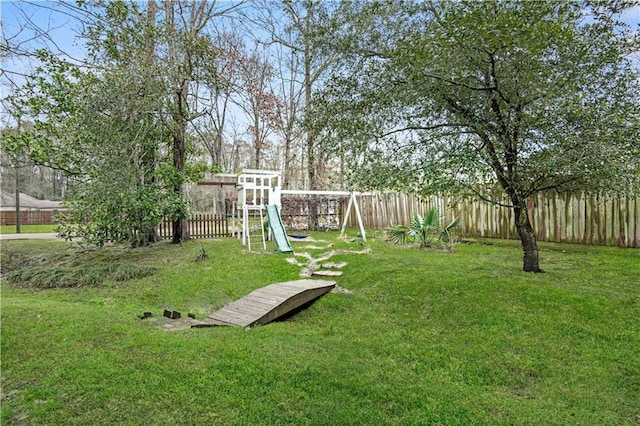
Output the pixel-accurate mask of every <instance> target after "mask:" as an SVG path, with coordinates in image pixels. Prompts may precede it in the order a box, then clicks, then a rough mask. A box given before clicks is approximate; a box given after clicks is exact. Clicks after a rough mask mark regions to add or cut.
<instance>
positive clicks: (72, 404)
mask: <svg viewBox="0 0 640 426" xmlns="http://www.w3.org/2000/svg"><path fill="white" fill-rule="evenodd" d="M312 235H313V236H315V237H316V238H317V239H325V240H327V242H326V243H322V242H318V243H314V245H315V246H316V247H322V248H318V249H309V248H307V249H303V248H301V246H307V245H309V243H299V242H297V243H294V250H296V251H297V252H300V251H306V252H309V253H311V254H313V255H317V254H320V253H322V252H325V251H327V250H329V249H328V248H326V247H327V246H328V244H329V242H330V243H333V244H334V247H333V248H334V249H338V248H345V249H350V250H362V249H363V248H365V247H366V246H369V247H370V248H371V252H369V253H367V254H340V255H337V256H335V257H333V258H331V261H332V262H340V261H345V262H348V264H347V266H345V267H344V268H343V271H344V275H343V276H341V277H337V279H336V280H337V281H338V285H339V286H340V287H341V288H343V289H348V290H350V291H351V293H350V294H349V293H345V292H342V293H330V294H328V295H326V296H324V297H323V298H321V299H319V300H318V301H317V302H316V303H315V304H313V305H312V306H311V307H310V308H308V309H307V310H304V311H302V312H301V313H299V314H298V315H296V316H294V317H292V318H291V319H290V320H287V321H282V322H276V323H272V324H269V325H266V326H261V327H255V328H251V329H247V330H245V329H241V328H231V327H228V328H227V327H217V328H205V329H189V330H180V331H172V332H167V331H164V330H162V329H160V328H159V327H157V325H155V324H154V322H153V321H149V320H140V319H138V318H137V316H138V315H141V314H142V312H144V311H151V312H153V315H154V316H159V315H161V313H162V310H163V308H168V309H175V310H178V311H181V312H183V313H186V312H192V313H194V314H196V316H197V317H198V318H204V317H206V316H207V315H208V314H209V313H211V312H213V311H214V310H215V309H217V308H219V307H221V306H223V305H224V304H225V303H228V302H230V301H233V300H235V299H237V298H239V297H241V296H243V295H245V294H247V293H248V292H250V291H252V290H254V289H256V288H259V287H262V286H264V285H267V284H271V283H275V282H281V281H288V280H294V279H298V278H299V272H300V267H299V266H296V265H293V264H290V263H288V262H286V258H287V257H288V256H287V255H279V254H260V253H251V254H248V253H244V252H243V247H242V246H241V244H240V243H239V242H238V241H237V240H234V239H224V240H209V241H204V242H200V241H195V242H190V243H186V244H183V245H170V244H165V243H162V244H158V245H155V246H152V247H147V248H142V249H137V250H129V249H126V248H121V247H114V248H110V249H106V250H101V251H92V250H83V249H81V248H78V247H76V246H73V245H71V244H70V243H65V242H61V241H22V240H20V241H5V242H3V243H2V259H3V273H5V277H4V278H3V283H2V288H1V289H2V301H1V303H2V305H1V308H2V311H1V319H2V348H1V350H2V352H1V355H2V358H1V360H2V418H1V422H0V423H1V424H3V425H5V424H7V425H8V424H78V425H86V424H158V425H166V424H198V425H199V424H203V425H208V424H221V425H249V424H250V425H254V424H256V425H258V424H264V425H276V424H295V425H305V424H309V425H317V424H326V425H338V424H341V425H361V424H375V425H381V424H402V425H414V424H445V425H456V424H460V425H469V424H491V425H495V424H510V425H511V424H533V425H536V424H539V425H549V424H580V425H596V424H597V425H619V424H628V425H636V424H637V421H638V418H640V417H639V416H640V349H639V348H640V278H639V277H640V251H639V250H634V249H618V248H611V247H586V246H578V245H560V244H541V249H542V251H541V265H542V267H543V268H545V269H546V270H547V273H545V274H537V275H536V274H525V273H523V272H520V271H521V251H520V248H519V245H518V243H517V242H513V241H499V240H497V241H485V242H481V243H474V244H459V245H457V246H456V249H455V252H454V253H446V252H444V251H440V250H433V249H431V250H424V249H422V250H421V249H417V248H402V247H397V246H393V245H389V244H387V243H384V242H382V241H380V240H378V241H371V242H369V243H367V245H366V246H362V245H359V244H357V243H355V242H354V243H347V242H343V241H337V240H336V239H335V238H336V237H337V234H335V233H318V234H312ZM201 244H202V246H201ZM201 247H203V248H204V249H205V250H206V253H207V254H208V258H207V259H206V260H204V261H200V262H196V261H195V259H196V257H197V256H198V254H199V252H200V250H201ZM110 264H118V265H124V266H123V268H125V266H126V267H131V268H133V269H132V270H134V272H135V268H147V269H148V268H151V270H152V271H155V273H152V274H151V275H147V276H145V277H143V278H136V279H131V280H128V281H119V280H116V279H115V278H113V277H112V276H110V275H104V278H106V281H104V282H100V280H93V281H88V282H87V283H85V284H84V285H83V286H82V287H73V288H58V289H48V290H36V289H34V288H29V287H28V286H27V287H19V286H17V285H16V284H14V283H10V282H9V279H8V278H7V275H6V273H9V274H11V273H13V274H14V275H13V276H21V277H23V278H24V277H26V276H27V275H28V274H27V275H25V274H26V272H25V271H27V269H25V268H31V269H30V270H29V271H31V272H30V273H31V275H29V276H36V275H37V272H38V268H40V270H42V269H46V270H49V271H50V274H51V276H52V277H54V278H55V280H59V282H60V283H62V282H66V283H72V281H69V280H70V278H69V277H71V276H73V274H74V271H78V270H82V271H83V272H82V273H83V274H91V273H92V271H93V272H95V271H102V270H103V269H100V268H102V267H104V266H105V265H110ZM82 268H84V269H82ZM125 269H126V268H125ZM20 271H22V272H20ZM20 274H22V275H20ZM65 280H67V281H65ZM34 282H37V283H39V284H38V285H39V286H43V285H42V281H34ZM57 282H58V281H56V282H54V283H50V285H56V283H57ZM32 285H33V284H32ZM45 286H46V284H45Z"/></svg>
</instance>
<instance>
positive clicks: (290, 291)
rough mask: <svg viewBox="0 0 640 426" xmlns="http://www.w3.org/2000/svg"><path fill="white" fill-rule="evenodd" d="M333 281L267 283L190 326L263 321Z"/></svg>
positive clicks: (307, 299) (326, 289)
mask: <svg viewBox="0 0 640 426" xmlns="http://www.w3.org/2000/svg"><path fill="white" fill-rule="evenodd" d="M335 285H336V283H335V281H324V280H298V281H290V282H285V283H276V284H271V285H268V286H266V287H263V288H260V289H257V290H255V291H253V292H251V293H249V294H248V295H246V296H245V297H243V298H241V299H239V300H236V301H235V302H233V303H230V304H229V305H227V306H225V307H223V308H222V309H220V310H218V311H216V312H214V313H213V314H212V315H210V316H209V317H208V318H207V319H205V320H203V321H199V322H197V323H196V324H194V327H210V326H215V325H237V326H241V327H248V326H251V325H257V324H267V323H269V322H271V321H273V320H275V319H277V318H279V317H281V316H283V315H285V314H287V313H288V312H291V311H292V310H294V309H296V308H298V307H300V306H302V305H304V304H306V303H308V302H311V301H313V300H315V299H317V298H318V297H320V296H322V295H324V294H326V293H328V292H329V291H331V289H332V288H333V287H335Z"/></svg>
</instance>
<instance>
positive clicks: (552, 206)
mask: <svg viewBox="0 0 640 426" xmlns="http://www.w3.org/2000/svg"><path fill="white" fill-rule="evenodd" d="M358 202H359V203H360V205H361V207H362V213H363V222H364V224H365V226H366V227H368V228H372V229H385V228H388V227H391V226H393V225H400V224H404V225H408V224H409V223H410V221H411V215H412V214H413V213H414V212H419V213H421V214H424V213H425V212H426V211H427V210H428V209H429V208H431V207H438V208H439V209H441V211H442V213H443V214H444V216H445V218H446V221H447V223H448V222H449V221H451V220H453V218H454V217H458V218H459V219H460V220H461V221H462V225H461V227H460V228H459V230H458V232H457V233H458V234H459V235H464V236H468V237H490V238H518V235H517V231H516V229H515V224H514V219H513V212H512V211H511V209H509V208H507V207H501V206H495V205H492V204H490V203H487V202H484V201H481V200H478V199H472V198H461V199H454V198H452V197H451V195H444V196H436V195H430V196H426V197H418V196H417V195H415V194H398V193H384V194H374V195H363V196H360V197H359V199H358ZM345 207H346V206H343V214H344V208H345ZM527 207H528V213H529V215H530V218H531V220H532V222H533V226H534V229H535V230H536V236H537V238H538V240H540V241H552V242H568V243H579V244H593V245H616V246H620V247H640V196H628V197H605V196H602V195H599V194H589V193H586V192H579V193H573V194H568V193H556V192H554V191H550V192H548V193H540V194H537V195H536V196H534V197H532V198H531V199H530V200H529V202H528V205H527ZM347 224H348V226H352V227H355V226H357V223H356V220H355V218H354V217H353V215H351V217H350V218H348V222H347Z"/></svg>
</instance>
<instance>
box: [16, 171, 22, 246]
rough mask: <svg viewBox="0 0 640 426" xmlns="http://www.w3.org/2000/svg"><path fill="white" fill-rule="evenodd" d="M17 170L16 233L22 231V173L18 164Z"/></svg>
mask: <svg viewBox="0 0 640 426" xmlns="http://www.w3.org/2000/svg"><path fill="white" fill-rule="evenodd" d="M15 170H16V206H15V207H16V234H19V233H20V232H22V229H21V225H22V216H21V214H20V173H19V172H18V166H16V168H15Z"/></svg>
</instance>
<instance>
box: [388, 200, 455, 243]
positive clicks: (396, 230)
mask: <svg viewBox="0 0 640 426" xmlns="http://www.w3.org/2000/svg"><path fill="white" fill-rule="evenodd" d="M442 221H443V217H442V215H441V214H440V210H438V209H437V208H435V207H434V208H432V209H429V211H427V214H425V215H424V216H421V215H420V214H419V213H413V215H412V217H411V224H410V225H409V226H406V225H396V226H394V227H393V228H391V229H389V230H388V231H387V239H388V240H390V241H391V242H393V243H396V244H404V243H406V242H418V243H420V246H421V247H427V246H428V245H429V244H430V243H431V242H432V241H442V242H445V243H448V242H450V241H451V230H452V229H453V228H455V227H457V226H459V225H460V220H459V219H457V218H456V219H454V220H453V221H452V222H451V223H450V224H449V225H447V226H446V227H445V228H443V229H440V225H441V223H442ZM436 235H437V237H436Z"/></svg>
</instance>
